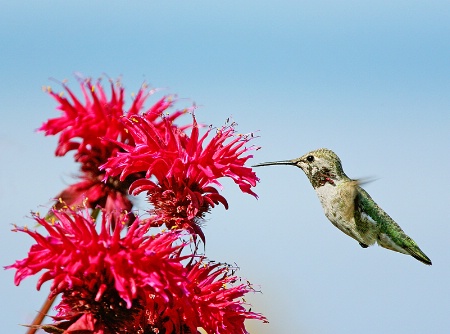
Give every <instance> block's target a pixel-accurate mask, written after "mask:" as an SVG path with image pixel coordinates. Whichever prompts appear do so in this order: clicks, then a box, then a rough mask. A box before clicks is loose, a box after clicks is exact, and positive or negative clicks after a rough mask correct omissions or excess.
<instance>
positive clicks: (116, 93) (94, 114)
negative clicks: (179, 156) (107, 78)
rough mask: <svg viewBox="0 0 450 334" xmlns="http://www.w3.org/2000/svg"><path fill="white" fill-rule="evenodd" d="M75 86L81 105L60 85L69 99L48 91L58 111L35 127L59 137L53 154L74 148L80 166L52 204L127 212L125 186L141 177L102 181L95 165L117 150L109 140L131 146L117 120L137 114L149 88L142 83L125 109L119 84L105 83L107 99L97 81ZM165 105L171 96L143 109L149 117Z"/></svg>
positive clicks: (138, 175)
mask: <svg viewBox="0 0 450 334" xmlns="http://www.w3.org/2000/svg"><path fill="white" fill-rule="evenodd" d="M80 86H81V91H82V94H83V97H84V103H82V102H81V101H80V100H79V99H78V98H77V97H76V96H75V94H74V93H73V92H72V91H71V90H70V89H69V88H68V86H67V85H65V84H64V85H63V87H64V89H65V91H66V92H67V93H68V95H69V98H66V97H63V95H62V93H61V94H57V93H55V92H53V91H52V90H51V89H50V88H49V89H48V92H49V94H50V95H51V96H52V97H53V98H54V99H55V100H56V101H57V102H58V103H59V106H58V109H59V110H60V111H61V112H62V115H61V116H60V117H57V118H53V119H50V120H48V121H47V122H45V123H44V124H43V125H42V126H41V127H40V128H39V130H40V131H44V132H45V135H57V134H59V135H60V136H59V142H58V146H57V148H56V152H55V154H56V156H64V155H65V154H66V153H68V152H69V151H75V161H77V162H79V163H80V164H81V175H80V181H79V182H77V183H75V184H73V185H70V186H69V187H67V188H66V189H64V190H63V191H62V192H61V193H60V194H59V195H58V196H57V198H58V199H59V200H60V201H59V202H57V204H56V208H62V207H63V205H67V206H69V207H76V206H82V205H87V206H88V207H89V208H93V209H94V208H96V207H97V206H100V207H102V208H105V209H106V210H107V211H108V212H110V211H112V210H117V211H119V212H120V211H124V210H126V211H130V210H131V208H132V203H131V202H130V200H129V198H128V188H129V186H130V184H131V183H132V182H133V181H135V180H136V179H138V178H140V177H142V175H141V174H139V172H136V173H134V174H129V175H128V176H127V177H126V178H124V179H122V180H120V181H119V180H118V178H115V177H109V178H106V179H105V173H104V172H102V171H100V170H99V166H100V165H102V164H104V163H105V162H106V161H107V160H108V158H110V157H112V156H115V155H116V153H117V152H120V150H121V149H120V147H119V146H118V145H116V144H115V143H114V142H113V141H118V142H120V143H124V144H133V137H132V136H131V135H130V134H129V133H127V131H126V129H125V128H124V126H123V123H122V122H121V118H122V117H124V116H127V117H129V116H132V115H137V114H139V113H141V112H142V111H143V105H144V102H145V101H146V99H147V98H148V97H149V96H150V95H151V94H152V93H153V92H154V91H152V90H148V89H147V88H146V87H145V86H143V87H142V88H141V89H140V90H139V91H138V93H137V94H136V96H135V98H134V101H133V103H132V105H131V107H130V108H129V109H128V111H125V110H124V103H125V102H124V88H123V87H121V86H120V83H119V82H117V83H114V82H112V81H111V82H110V87H111V96H110V98H109V99H108V97H107V96H106V93H105V90H104V89H103V87H102V85H101V81H100V80H98V81H97V82H96V83H95V84H94V83H92V82H91V80H90V79H87V80H83V81H82V82H81V83H80ZM171 106H172V101H171V99H170V98H167V97H164V98H162V99H160V100H159V101H158V102H157V103H156V104H154V105H153V106H152V107H150V108H149V109H147V110H146V111H145V114H146V115H147V117H148V118H149V119H155V118H156V117H158V116H159V115H160V114H161V113H163V112H165V111H166V110H167V109H168V108H169V107H171ZM182 113H183V112H182V111H177V112H175V113H173V114H172V115H171V116H170V119H175V118H177V117H178V116H179V115H181V114H182Z"/></svg>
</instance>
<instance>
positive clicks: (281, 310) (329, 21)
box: [0, 0, 450, 334]
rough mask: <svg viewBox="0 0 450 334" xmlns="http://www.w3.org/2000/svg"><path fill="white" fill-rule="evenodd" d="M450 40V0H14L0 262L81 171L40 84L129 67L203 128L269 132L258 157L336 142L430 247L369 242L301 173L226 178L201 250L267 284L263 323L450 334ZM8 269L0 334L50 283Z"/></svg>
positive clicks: (20, 319) (5, 25) (294, 329)
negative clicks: (59, 136)
mask: <svg viewBox="0 0 450 334" xmlns="http://www.w3.org/2000/svg"><path fill="white" fill-rule="evenodd" d="M449 36H450V3H449V2H448V1H377V2H374V1H370V2H369V1H340V2H334V1H323V0H318V1H292V0H291V1H288V0H277V1H275V0H273V1H253V0H247V1H234V0H230V1H196V0H193V1H180V0H171V1H42V0H41V1H29V2H21V1H8V2H6V1H2V2H1V5H0V75H1V77H0V78H1V80H0V101H1V104H0V108H1V109H0V110H1V120H0V153H1V154H0V161H1V171H2V172H1V173H0V212H1V214H2V223H1V227H0V228H1V232H0V245H1V246H0V247H1V258H0V259H1V264H2V265H7V264H10V263H13V262H14V261H15V260H16V259H22V258H23V257H25V256H26V252H27V251H28V247H29V246H30V243H31V240H30V239H29V238H27V237H26V236H25V235H21V234H14V233H11V232H9V230H10V229H11V227H12V226H11V224H18V225H26V224H28V225H30V226H33V222H32V221H31V220H30V219H29V218H27V216H29V211H30V210H34V211H35V210H40V211H45V210H47V208H48V206H49V205H50V199H51V198H52V196H54V195H56V194H57V193H58V192H59V191H60V190H61V189H62V188H63V187H65V185H66V184H69V183H71V182H73V180H72V178H71V175H73V174H74V173H76V171H77V166H76V165H75V164H73V162H72V159H71V157H67V158H54V157H53V151H54V149H55V145H56V139H55V138H44V136H43V135H42V134H40V133H34V130H35V129H36V128H37V127H39V126H40V124H41V123H42V122H43V121H45V120H46V119H47V118H49V117H54V116H56V115H58V113H57V111H56V110H55V106H56V104H55V102H54V101H53V99H51V98H50V97H49V96H48V95H47V94H45V93H43V92H42V90H41V87H42V86H43V85H52V87H53V88H54V89H55V90H58V89H59V87H58V84H56V83H55V82H53V81H49V78H50V77H53V78H56V79H58V80H63V79H69V82H70V83H71V87H73V88H74V89H75V87H76V86H77V84H76V80H75V79H74V77H73V73H74V72H76V71H78V72H81V73H83V74H85V75H86V76H92V77H94V78H96V77H99V76H101V75H102V73H106V74H107V75H109V76H110V77H112V78H116V77H118V76H119V75H123V82H124V85H125V87H126V88H127V93H128V97H130V95H131V93H132V92H136V91H137V90H138V88H139V87H140V85H141V83H142V82H144V81H145V82H147V83H149V84H150V85H151V86H153V87H164V88H167V89H166V92H167V93H177V94H178V96H179V97H182V98H186V100H183V101H181V102H180V103H181V106H186V105H190V104H191V103H192V102H196V103H197V104H198V105H200V106H201V108H200V109H199V110H198V111H197V117H198V120H199V121H201V122H203V123H207V124H209V123H213V124H214V125H217V126H219V125H221V124H223V122H224V121H225V120H226V118H228V117H229V116H233V118H234V120H235V121H236V122H237V123H239V128H238V129H239V130H240V131H242V132H250V131H254V130H259V132H258V134H259V135H260V138H258V139H257V140H255V141H254V144H257V145H260V146H262V149H261V150H259V151H257V152H256V153H255V158H254V159H253V160H252V163H257V162H263V161H270V160H280V159H290V158H295V157H297V156H300V155H302V154H304V153H305V152H307V151H310V150H312V149H316V148H319V147H328V148H330V149H333V150H334V151H335V152H336V153H337V154H338V155H339V156H340V157H341V159H342V161H343V166H344V169H345V171H346V172H347V174H348V175H349V176H350V177H353V178H361V177H376V178H378V180H377V181H376V182H373V183H370V184H368V185H367V186H366V187H365V188H366V189H367V191H368V192H369V193H370V194H371V195H372V197H373V198H374V199H375V200H376V201H377V202H378V204H380V206H382V207H383V208H384V209H385V210H386V211H387V212H388V213H389V214H390V215H391V216H392V217H393V218H394V219H395V220H396V221H397V222H398V223H399V224H400V225H401V226H402V227H403V229H404V230H405V231H406V232H407V233H408V234H409V235H410V236H412V237H413V238H414V239H415V240H416V241H417V242H418V244H419V245H420V247H421V248H422V249H423V250H424V251H425V253H426V254H427V255H428V256H429V257H430V258H431V259H432V260H433V266H432V267H427V266H425V265H423V264H422V263H420V262H418V261H416V260H414V259H413V258H411V257H408V256H405V255H401V254H398V253H394V252H390V251H387V250H385V249H382V248H380V247H377V246H375V247H371V248H369V249H362V248H361V247H360V246H359V245H358V244H357V243H356V242H355V241H354V240H352V239H350V238H348V237H347V236H345V235H344V234H342V233H341V232H340V231H338V230H337V229H336V228H334V227H333V226H332V225H331V224H330V223H329V222H328V221H327V220H326V218H325V217H324V215H323V213H322V209H321V207H320V204H319V201H318V200H317V198H316V195H315V194H314V191H313V189H312V187H311V186H310V185H309V183H308V181H307V179H306V177H305V176H304V175H303V174H302V172H301V171H300V170H299V169H295V168H293V167H287V166H281V167H278V166H277V167H265V168H261V169H258V170H257V172H258V175H259V177H260V178H261V182H260V184H259V185H258V186H257V188H256V192H257V193H258V194H259V196H260V198H259V200H255V199H254V198H252V197H251V196H248V195H244V194H241V193H240V192H239V190H238V189H237V187H235V186H234V184H232V183H230V182H225V184H224V185H225V188H224V191H223V194H224V196H226V197H227V199H228V200H229V202H230V209H229V210H228V211H226V210H224V209H222V208H220V209H215V210H214V211H213V212H212V214H211V215H210V216H209V217H208V222H207V225H206V227H205V230H204V231H205V233H206V237H207V245H206V253H207V254H208V255H209V257H210V258H212V259H214V260H217V261H226V262H230V263H233V262H236V263H237V264H238V265H239V266H240V267H241V271H240V274H241V275H242V276H244V277H246V278H248V279H249V280H250V281H251V282H253V283H254V284H257V285H259V286H260V288H261V290H262V291H263V293H262V294H256V295H253V296H251V297H249V298H248V300H249V301H251V302H252V304H253V310H256V311H260V312H263V313H264V314H265V315H266V316H267V317H268V318H269V320H270V324H259V323H257V322H253V321H250V322H249V323H248V328H249V330H250V332H251V333H263V334H265V333H314V334H320V333H365V334H370V333H380V332H382V333H407V332H410V333H449V332H450V224H449V223H450V215H449V207H450V195H449V193H450V191H449V183H450V177H449V171H450V157H449V152H450V151H449V148H450V147H449V146H450V145H449V130H450V37H449ZM128 101H130V99H129V100H128ZM154 101H156V99H155V100H154ZM184 103H185V104H184ZM141 208H145V204H142V205H141ZM0 275H1V276H0V282H1V284H0V289H1V291H0V294H1V300H2V303H1V307H0V309H1V312H0V322H1V324H2V332H5V333H23V332H24V331H25V329H24V328H21V327H19V326H18V324H25V323H29V322H30V321H31V320H32V318H33V317H34V315H35V311H36V310H38V309H39V307H40V306H41V303H42V301H43V299H44V298H45V296H46V293H47V289H48V285H45V286H44V289H43V290H44V291H43V292H40V293H38V292H35V284H36V280H35V279H28V280H25V281H24V282H23V283H22V284H21V285H20V287H15V286H14V284H13V275H14V271H12V270H10V271H3V272H1V274H0Z"/></svg>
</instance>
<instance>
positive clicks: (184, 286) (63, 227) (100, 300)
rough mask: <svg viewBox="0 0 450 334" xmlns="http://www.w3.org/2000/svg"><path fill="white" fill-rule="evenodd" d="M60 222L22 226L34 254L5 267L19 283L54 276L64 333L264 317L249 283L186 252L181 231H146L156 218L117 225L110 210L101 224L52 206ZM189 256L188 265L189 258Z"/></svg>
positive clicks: (217, 329) (184, 328)
mask: <svg viewBox="0 0 450 334" xmlns="http://www.w3.org/2000/svg"><path fill="white" fill-rule="evenodd" d="M54 217H55V218H57V219H58V221H56V222H55V223H53V224H52V223H49V222H48V221H46V220H45V219H43V218H40V217H38V216H35V217H34V218H35V220H36V221H37V222H38V223H39V224H40V225H42V226H43V227H44V228H45V229H46V230H47V232H48V234H49V235H48V236H47V237H44V236H43V235H41V234H39V233H37V232H33V231H30V230H28V229H19V228H16V231H20V232H24V233H27V234H28V235H30V236H31V237H33V238H34V239H35V241H36V244H34V245H33V246H32V247H31V249H30V252H29V254H28V257H27V258H25V259H23V260H20V261H17V262H16V263H15V264H13V265H10V266H8V267H6V268H7V269H12V268H14V269H16V270H17V271H16V275H15V283H16V285H18V284H19V283H20V282H21V281H22V280H23V279H24V278H26V277H28V276H30V275H34V274H36V273H38V272H40V271H42V270H43V271H44V273H43V274H42V275H41V277H40V279H39V281H38V284H37V288H38V289H40V287H41V285H42V284H43V283H44V282H46V281H49V280H51V281H52V284H51V288H50V289H51V296H54V295H57V294H60V293H61V294H62V299H61V302H60V304H59V305H58V306H57V307H56V309H57V310H58V313H57V315H56V316H54V319H55V323H54V324H52V325H44V326H42V328H43V329H46V330H52V331H53V332H57V331H56V330H58V331H60V332H61V333H77V332H78V331H83V333H111V334H112V333H152V334H153V333H167V334H168V333H176V334H178V333H196V331H197V328H200V327H201V328H204V329H205V330H206V331H207V332H208V333H211V334H213V333H217V334H221V333H223V334H225V333H233V334H235V333H247V332H246V330H245V327H244V320H245V319H249V318H251V319H259V320H263V321H266V319H265V317H263V316H262V315H260V314H257V313H254V312H250V311H247V310H246V309H245V308H244V306H243V305H242V302H241V301H240V298H242V297H243V296H244V295H245V294H246V293H247V292H249V291H252V289H251V287H249V286H246V285H242V284H241V285H237V286H234V287H227V286H228V285H230V284H232V283H233V282H234V281H237V280H238V278H237V277H235V276H234V273H233V272H231V274H230V271H229V268H228V267H225V266H223V265H220V264H216V265H211V264H209V263H203V262H202V259H200V260H196V257H195V255H192V254H188V255H181V252H182V250H183V248H184V246H185V245H186V244H185V243H180V242H179V238H180V232H175V231H167V232H165V233H160V234H157V235H155V236H149V235H147V232H148V229H149V226H150V224H151V223H150V222H147V223H145V224H141V223H140V222H139V221H135V223H133V224H131V225H130V227H129V228H128V229H127V230H126V231H125V229H124V228H123V227H124V226H126V225H128V224H127V222H125V221H124V222H123V223H122V224H116V228H114V230H112V228H111V220H110V219H109V215H106V214H104V215H103V217H102V220H101V226H100V228H99V231H97V229H96V226H95V222H94V221H93V220H92V218H90V216H89V215H88V212H87V210H85V213H84V214H82V213H77V212H74V211H56V210H55V211H54ZM186 259H190V261H189V263H188V264H186V265H185V264H183V261H184V260H186Z"/></svg>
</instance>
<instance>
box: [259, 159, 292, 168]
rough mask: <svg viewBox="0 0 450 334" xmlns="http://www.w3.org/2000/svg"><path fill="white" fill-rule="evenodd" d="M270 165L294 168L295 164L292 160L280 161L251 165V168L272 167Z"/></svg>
mask: <svg viewBox="0 0 450 334" xmlns="http://www.w3.org/2000/svg"><path fill="white" fill-rule="evenodd" d="M272 165H291V166H295V165H296V163H295V162H294V161H292V160H281V161H270V162H262V163H260V164H257V165H253V166H252V167H261V166H272Z"/></svg>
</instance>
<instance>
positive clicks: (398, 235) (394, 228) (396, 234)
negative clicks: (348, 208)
mask: <svg viewBox="0 0 450 334" xmlns="http://www.w3.org/2000/svg"><path fill="white" fill-rule="evenodd" d="M356 216H358V217H359V219H369V220H370V221H372V222H373V223H374V224H376V225H377V227H378V237H377V242H378V244H379V245H380V246H382V247H384V248H387V249H390V250H393V251H396V252H400V253H404V254H409V255H411V256H412V257H414V258H415V259H417V260H419V261H421V262H423V263H425V264H428V265H431V260H430V259H429V258H428V256H426V255H425V253H423V252H422V250H421V249H420V248H419V246H418V245H417V244H416V242H415V241H414V240H413V239H412V238H410V237H409V236H408V235H406V233H405V232H404V231H403V230H402V228H401V227H400V226H399V225H398V224H397V223H396V222H395V221H394V220H393V219H392V218H391V217H390V216H389V215H388V214H387V213H386V212H384V211H383V209H381V208H380V207H379V206H378V205H377V204H376V203H375V201H374V200H373V199H372V197H370V195H369V194H368V193H367V192H366V191H365V190H364V189H362V188H361V187H359V186H358V187H357V194H356V197H355V221H357V217H356Z"/></svg>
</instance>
